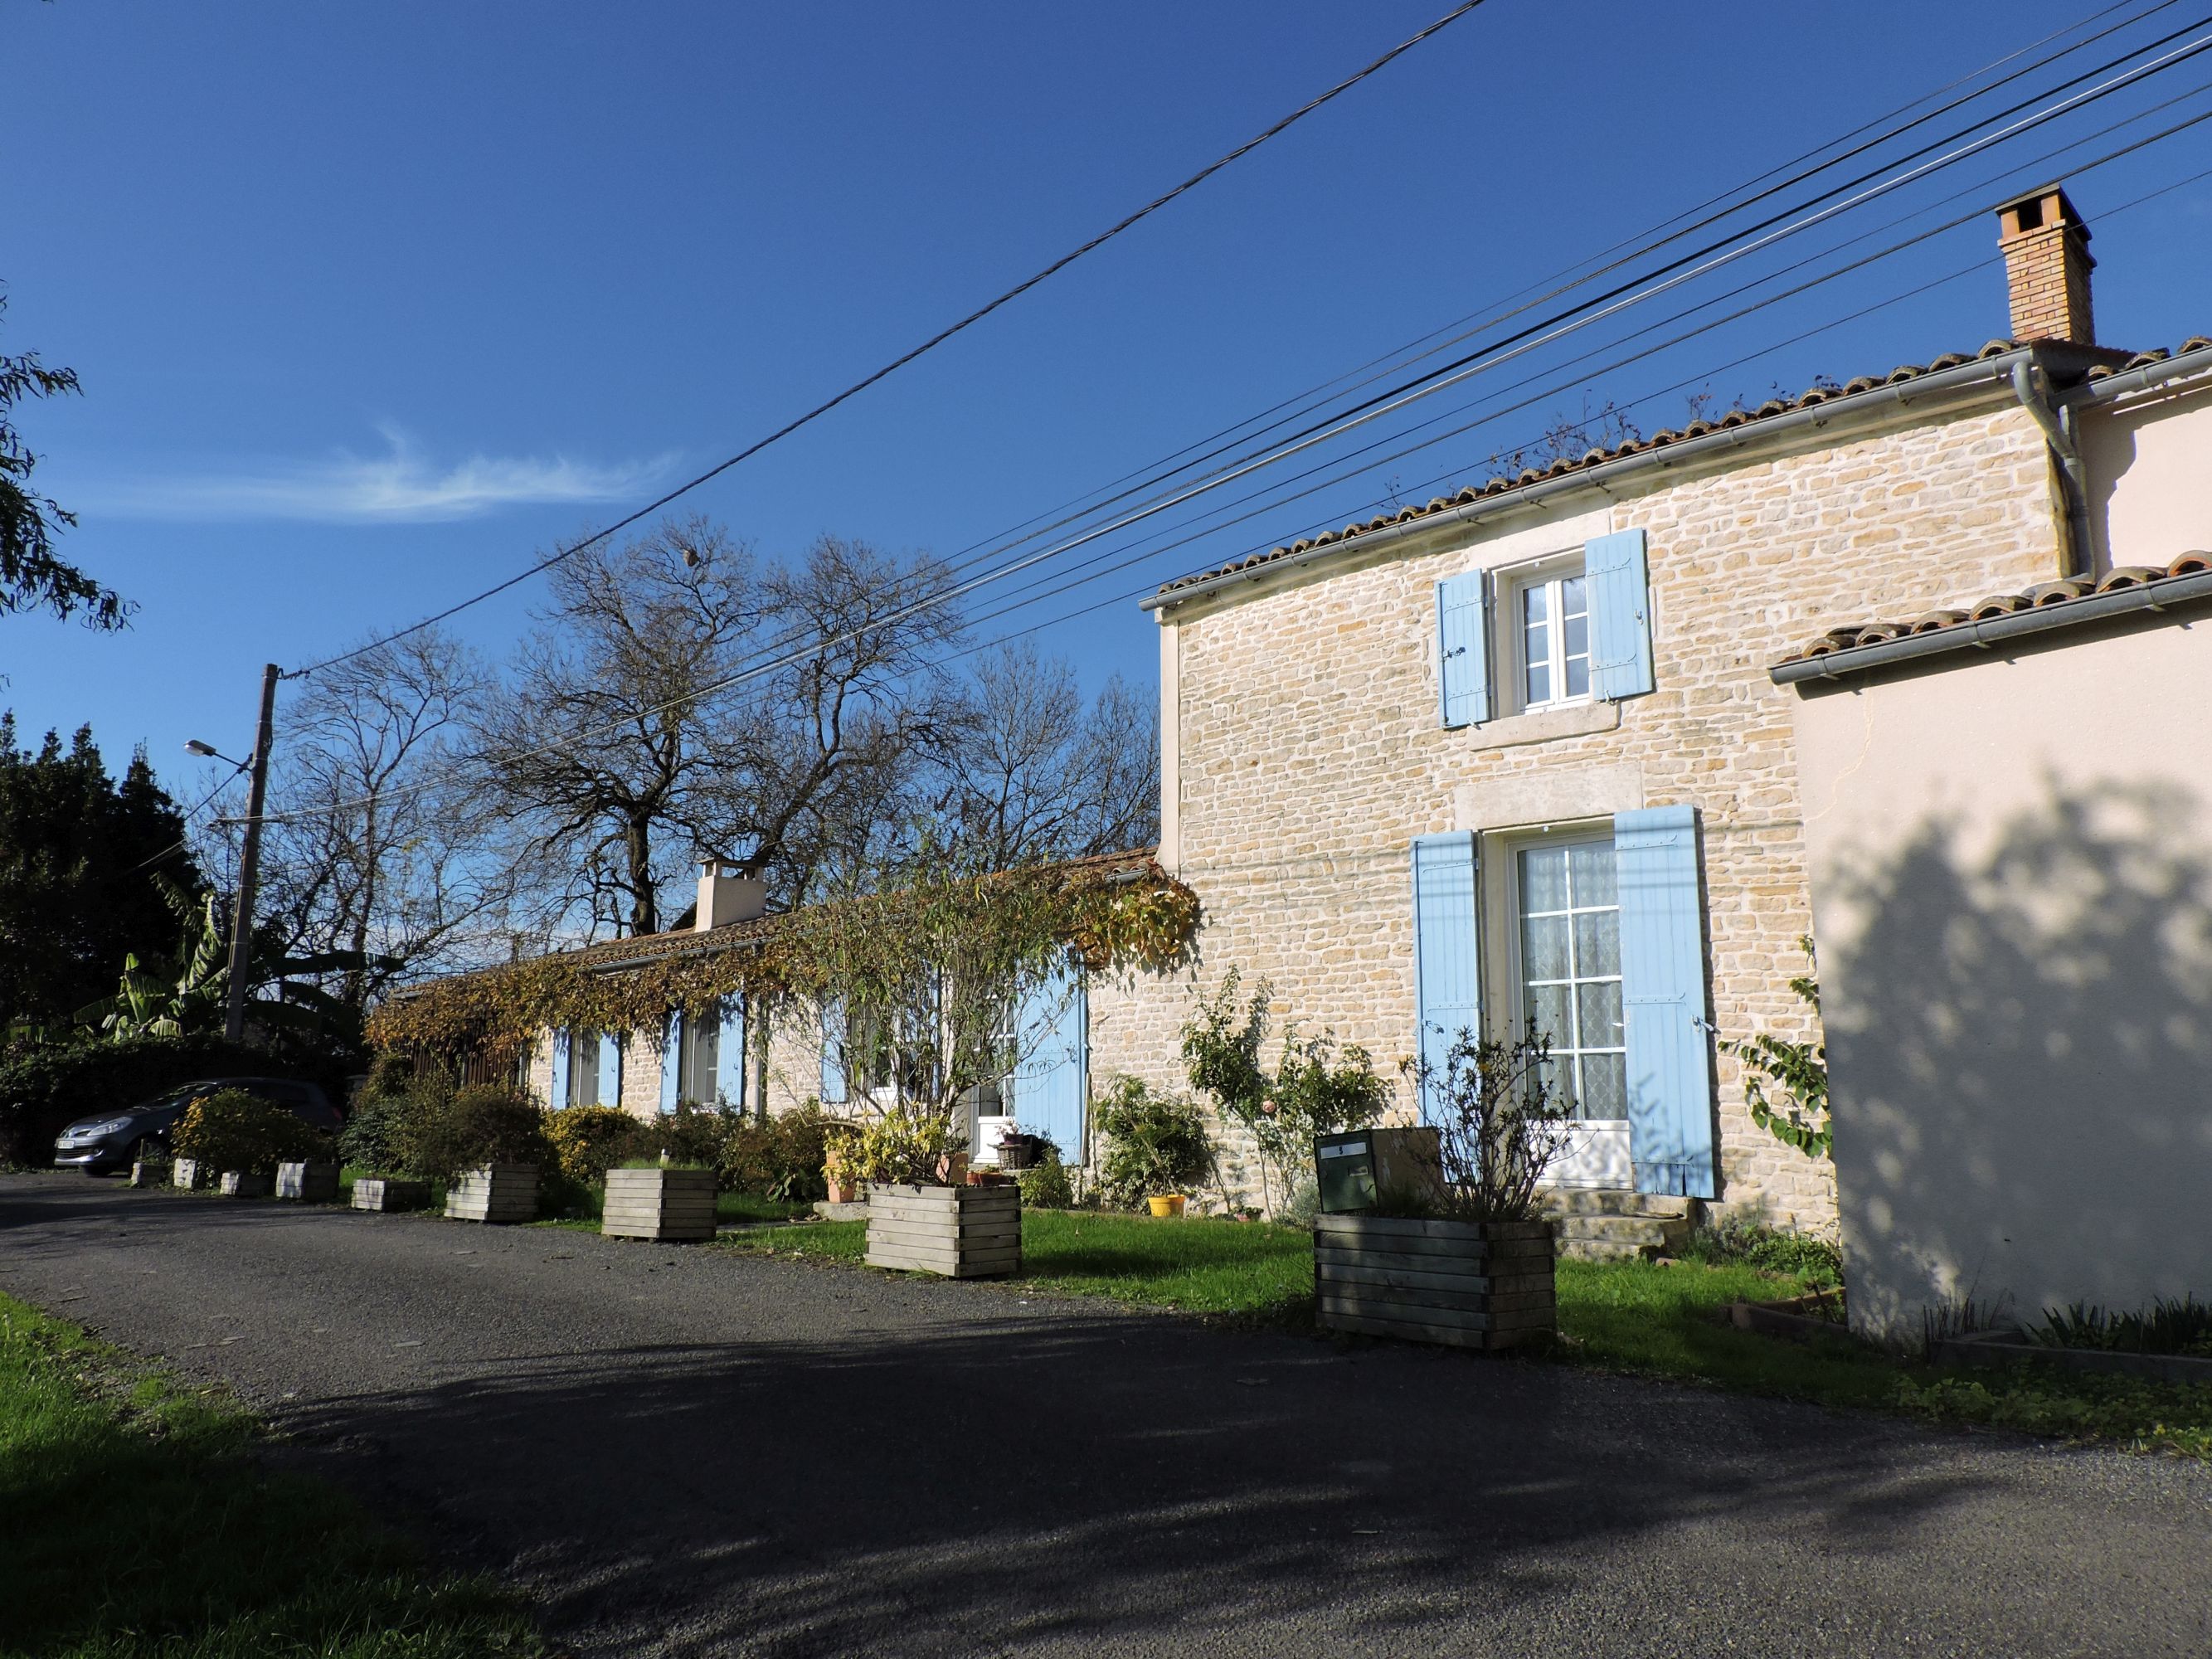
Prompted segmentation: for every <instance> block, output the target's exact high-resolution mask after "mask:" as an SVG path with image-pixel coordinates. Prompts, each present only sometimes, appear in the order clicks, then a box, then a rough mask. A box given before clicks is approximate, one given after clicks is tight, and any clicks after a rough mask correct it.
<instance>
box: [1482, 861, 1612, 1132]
mask: <svg viewBox="0 0 2212 1659" xmlns="http://www.w3.org/2000/svg"><path fill="white" fill-rule="evenodd" d="M1511 851H1512V860H1511V864H1510V869H1509V872H1508V878H1509V883H1510V896H1509V913H1510V917H1511V926H1510V935H1509V939H1510V960H1511V963H1512V980H1513V985H1512V989H1513V999H1512V1000H1513V1009H1514V1030H1515V1031H1516V1032H1518V1031H1520V1030H1523V1029H1525V1027H1526V1026H1527V1025H1528V1024H1531V1023H1533V1024H1534V1026H1535V1028H1536V1030H1537V1031H1538V1033H1539V1034H1540V1035H1542V1036H1548V1037H1550V1038H1551V1040H1552V1066H1553V1080H1554V1081H1555V1082H1556V1083H1557V1085H1559V1090H1560V1091H1561V1093H1563V1094H1564V1095H1565V1096H1566V1097H1568V1099H1570V1100H1571V1102H1572V1103H1573V1104H1574V1108H1575V1115H1577V1117H1583V1118H1599V1119H1617V1118H1620V1117H1623V1116H1625V1115H1626V1114H1627V1109H1628V1050H1627V1033H1626V1024H1625V1020H1624V1017H1623V1012H1622V1008H1621V1000H1620V886H1619V883H1618V880H1617V879H1616V877H1615V874H1614V860H1613V837H1612V836H1610V835H1606V834H1589V835H1582V836H1547V837H1545V838H1544V839H1543V840H1541V841H1540V842H1521V843H1519V844H1517V845H1515V846H1514V847H1513V848H1512V849H1511Z"/></svg>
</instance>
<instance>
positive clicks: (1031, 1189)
mask: <svg viewBox="0 0 2212 1659" xmlns="http://www.w3.org/2000/svg"><path fill="white" fill-rule="evenodd" d="M1014 1180H1015V1182H1016V1183H1017V1184H1018V1186H1019V1187H1020V1188H1021V1189H1022V1203H1023V1206H1024V1207H1025V1208H1028V1209H1032V1210H1072V1209H1073V1208H1074V1207H1075V1183H1074V1182H1072V1181H1070V1180H1069V1179H1068V1176H1067V1165H1066V1164H1063V1163H1061V1162H1060V1148H1059V1147H1057V1146H1054V1145H1053V1144H1052V1142H1050V1141H1049V1140H1048V1141H1046V1142H1045V1144H1044V1151H1043V1152H1042V1153H1041V1154H1040V1155H1039V1157H1038V1158H1037V1161H1036V1163H1035V1164H1031V1165H1030V1167H1029V1168H1028V1169H1026V1170H1023V1171H1021V1173H1020V1174H1018V1175H1017V1176H1015V1177H1014Z"/></svg>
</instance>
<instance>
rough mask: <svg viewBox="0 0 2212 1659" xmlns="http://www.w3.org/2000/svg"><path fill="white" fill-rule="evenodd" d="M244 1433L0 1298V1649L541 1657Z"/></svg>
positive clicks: (199, 1401) (362, 1657)
mask: <svg viewBox="0 0 2212 1659" xmlns="http://www.w3.org/2000/svg"><path fill="white" fill-rule="evenodd" d="M254 1434H255V1428H254V1425H253V1423H252V1420H251V1419H249V1418H247V1417H246V1416H245V1415H243V1414H242V1413H239V1412H237V1411H235V1410H234V1409H232V1408H230V1407H227V1406H225V1405H224V1404H223V1403H222V1402H221V1401H219V1400H218V1399H217V1398H216V1397H215V1396H214V1395H210V1394H206V1393H198V1392H193V1391H191V1390H187V1389H183V1388H180V1387H179V1386H178V1385H177V1384H175V1383H173V1382H171V1381H169V1380H168V1379H167V1378H165V1377H163V1376H161V1375H160V1374H158V1373H156V1372H153V1371H149V1370H147V1369H146V1368H144V1367H143V1366H141V1365H138V1364H135V1363H133V1362H131V1360H129V1359H128V1358H125V1356H123V1355H120V1354H118V1353H117V1352H114V1351H113V1350H112V1349H109V1348H106V1347H105V1346H101V1345H100V1344H99V1343H97V1342H94V1340H91V1339H90V1338H88V1337H87V1336H86V1335H85V1334H84V1333H83V1332H82V1331H80V1330H78V1329H77V1328H76V1327H75V1326H72V1325H68V1324H64V1323H63V1322H60V1321H58V1320H54V1319H49V1318H47V1317H46V1316H45V1315H43V1314H40V1313H39V1312H37V1311H36V1310H33V1309H31V1308H28V1307H27V1306H25V1305H24V1304H22V1303H20V1302H17V1301H15V1300H13V1299H12V1298H10V1297H4V1296H0V1515H4V1516H6V1517H7V1518H8V1524H7V1526H6V1528H5V1540H4V1545H0V1651H5V1652H8V1653H11V1654H12V1653H41V1654H65V1655H69V1656H72V1659H122V1656H148V1659H151V1656H155V1655H163V1656H167V1655H175V1656H179V1659H182V1656H186V1655H189V1656H192V1659H228V1656H238V1659H247V1656H253V1659H260V1656H265V1655H270V1654H301V1655H306V1654H314V1655H318V1656H324V1659H372V1656H374V1659H401V1656H405V1659H446V1656H453V1659H459V1656H463V1655H471V1656H481V1655H490V1654H526V1653H537V1652H540V1651H542V1649H541V1646H540V1644H539V1643H538V1638H537V1637H536V1635H535V1634H534V1633H533V1632H532V1629H531V1626H530V1623H529V1621H528V1620H527V1619H526V1617H525V1616H524V1615H523V1613H522V1612H521V1610H520V1608H519V1607H518V1606H517V1605H516V1604H515V1603H514V1601H513V1600H512V1599H511V1598H510V1597H508V1596H507V1595H505V1594H504V1593H503V1592H501V1591H500V1590H498V1589H495V1588H494V1587H493V1586H491V1585H489V1584H488V1583H483V1582H481V1581H477V1580H471V1579H462V1578H457V1577H453V1576H451V1575H449V1574H445V1573H441V1572H438V1571H435V1570H433V1569H431V1568H429V1567H428V1565H425V1564H424V1562H423V1561H422V1559H420V1557H419V1556H418V1555H417V1554H416V1552H415V1551H414V1550H413V1548H412V1547H410V1546H409V1545H408V1544H407V1543H406V1542H405V1541H403V1540H401V1539H398V1538H397V1537H395V1536H394V1535H392V1534H390V1533H387V1532H386V1531H385V1530H383V1529H382V1528H380V1527H379V1526H378V1525H377V1524H376V1523H375V1522H374V1521H373V1520H371V1518H370V1517H369V1516H368V1514H367V1513H366V1512H364V1511H363V1510H361V1509H360V1508H359V1507H358V1506H357V1505H356V1504H355V1503H354V1502H353V1501H352V1500H351V1499H350V1498H348V1497H346V1496H345V1495H343V1493H341V1492H338V1491H337V1489H336V1488H334V1487H332V1486H328V1485H326V1484H325V1483H324V1482H321V1481H319V1480H309V1479H307V1478H305V1477H302V1476H297V1475H287V1474H274V1473H271V1472H270V1471H268V1470H266V1469H264V1468H263V1467H262V1466H261V1465H260V1464H259V1463H258V1462H257V1461H256V1459H255V1458H254V1456H253V1454H252V1440H253V1437H254Z"/></svg>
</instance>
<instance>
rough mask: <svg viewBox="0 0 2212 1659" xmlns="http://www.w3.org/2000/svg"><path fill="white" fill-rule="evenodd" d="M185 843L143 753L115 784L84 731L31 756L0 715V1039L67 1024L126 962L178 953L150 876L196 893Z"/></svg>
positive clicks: (51, 739) (106, 989)
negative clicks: (19, 1028)
mask: <svg viewBox="0 0 2212 1659" xmlns="http://www.w3.org/2000/svg"><path fill="white" fill-rule="evenodd" d="M184 835H185V820H184V815H183V814H182V813H181V812H179V811H178V810H177V805H176V803H175V802H174V801H173V800H171V799H169V796H168V794H167V792H166V791H165V790H163V789H162V787H161V785H160V784H158V783H157V782H155V780H154V772H153V769H152V768H151V767H150V766H149V765H148V764H147V763H146V757H145V755H144V754H143V752H141V753H138V754H136V755H134V756H132V757H131V764H130V765H129V767H127V768H126V769H125V771H124V774H123V779H122V781H121V782H120V783H118V782H116V781H114V780H113V779H112V778H111V777H110V776H109V775H108V771H107V768H106V763H104V762H103V761H102V760H101V758H100V750H99V748H98V746H97V745H95V744H94V742H93V740H92V728H91V727H90V726H85V727H82V728H81V729H80V730H79V731H78V732H77V733H76V737H75V738H73V739H72V740H71V741H70V744H69V746H68V747H67V748H66V749H64V747H63V745H62V741H61V738H60V735H59V734H58V733H57V732H47V733H46V741H45V742H44V743H43V744H40V747H39V749H38V750H37V751H36V752H35V753H33V751H32V750H27V749H18V748H17V747H16V736H15V716H14V714H9V713H0V1029H5V1028H7V1027H9V1026H12V1025H14V1024H17V1023H18V1022H30V1023H33V1024H55V1023H59V1022H62V1021H66V1020H67V1019H68V1018H69V1017H70V1015H71V1014H73V1013H75V1012H76V1011H77V1010H78V1009H79V1008H82V1007H83V1006H85V1005H86V1004H88V1003H90V1002H94V1001H96V1000H99V999H100V998H101V997H104V996H106V995H108V994H111V993H112V992H113V990H114V989H115V983H116V978H117V975H119V974H120V973H121V972H122V969H123V958H124V957H125V955H127V954H129V953H130V952H131V951H137V952H139V953H141V954H142V955H143V954H147V953H161V954H165V955H166V954H167V953H168V952H170V951H173V950H174V949H175V948H176V945H177V939H178V933H179V928H178V921H177V917H176V915H175V913H174V912H173V910H172V909H171V908H170V907H169V905H168V903H167V902H166V901H165V900H164V899H163V897H162V895H161V889H160V887H159V885H158V884H157V878H166V879H167V880H168V881H170V882H172V883H174V884H177V885H179V886H180V887H182V888H184V889H185V890H186V891H188V892H191V893H192V894H195V895H197V894H198V893H200V892H202V891H204V890H205V883H204V880H203V878H201V875H200V873H199V871H198V869H197V866H195V865H194V864H193V863H192V860H191V854H189V853H188V852H187V851H186V850H185V847H184V844H183V843H184Z"/></svg>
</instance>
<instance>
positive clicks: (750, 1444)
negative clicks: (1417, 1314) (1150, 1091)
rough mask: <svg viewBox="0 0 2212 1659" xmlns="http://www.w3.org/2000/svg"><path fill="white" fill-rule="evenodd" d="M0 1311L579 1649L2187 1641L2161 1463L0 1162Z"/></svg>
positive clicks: (700, 1253) (978, 1290)
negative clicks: (268, 1436)
mask: <svg viewBox="0 0 2212 1659" xmlns="http://www.w3.org/2000/svg"><path fill="white" fill-rule="evenodd" d="M0 1289H5V1290H7V1291H9V1292H10V1293H12V1294H14V1295H16V1296H18V1297H23V1298H25V1299H26V1300H28V1301H31V1302H33V1303H36V1304H39V1305H40V1306H42V1307H45V1308H47V1309H49V1310H52V1311H54V1312H57V1313H59V1314H62V1315H64V1316H67V1317H69V1318H70V1319H72V1320H75V1321H76V1322H79V1323H81V1324H83V1325H87V1326H88V1327H90V1328H93V1329H94V1330H95V1331H97V1332H99V1333H100V1334H102V1335H104V1336H106V1337H107V1338H108V1339H110V1340H113V1341H116V1342H118V1343H121V1344H123V1345H125V1346H128V1347H131V1348H132V1349H135V1350H137V1352H141V1353H144V1354H149V1355H159V1356H161V1357H163V1358H167V1359H168V1360H170V1361H171V1362H173V1364H175V1365H176V1366H177V1367H178V1368H179V1369H180V1370H183V1371H185V1373H187V1374H189V1375H191V1376H199V1377H209V1378H220V1379H222V1380H223V1381H224V1382H226V1383H229V1384H230V1385H231V1386H232V1387H233V1388H234V1389H236V1390H238V1391H239V1392H240V1394H242V1395H245V1396H246V1397H247V1398H249V1399H250V1400H252V1401H254V1402H256V1403H257V1404H258V1405H260V1406H262V1407H265V1408H266V1409H267V1410H268V1411H269V1412H270V1413H271V1415H272V1416H273V1417H274V1419H275V1420H276V1423H277V1424H278V1425H280V1426H281V1427H282V1428H283V1430H284V1431H285V1432H286V1433H287V1435H288V1436H289V1443H288V1445H287V1446H286V1447H285V1449H283V1452H282V1453H281V1455H283V1457H284V1458H285V1459H287V1460H288V1461H294V1462H301V1463H304V1464H306V1465H307V1466H309V1467H313V1468H319V1469H321V1470H324V1471H326V1472H327V1473H329V1474H332V1475H334V1476H336V1477H337V1478H338V1479H341V1480H345V1481H346V1482H348V1483H349V1484H350V1485H352V1486H354V1487H356V1489H357V1490H359V1491H362V1492H364V1493H365V1494H366V1495H368V1497H369V1498H371V1499H372V1500H373V1501H374V1502H375V1503H377V1504H378V1505H379V1506H380V1508H382V1509H384V1510H386V1512H388V1513H391V1514H392V1515H393V1516H395V1517H396V1518H398V1520H400V1521H401V1522H403V1523H404V1524H408V1525H411V1526H414V1527H416V1528H418V1529H421V1530H422V1531H423V1532H424V1533H426V1534H428V1536H429V1537H430V1538H431V1539H433V1540H434V1541H435V1543H436V1546H437V1547H439V1548H440V1549H441V1552H443V1553H449V1554H450V1555H451V1557H452V1558H453V1559H454V1560H455V1561H457V1562H459V1563H463V1564H466V1565H483V1566H489V1567H490V1568H492V1569H493V1570H495V1571H498V1572H501V1573H502V1574H504V1575H506V1576H507V1577H509V1578H510V1579H512V1580H513V1581H514V1582H517V1583H520V1584H521V1585H523V1586H525V1587H526V1589H528V1590H529V1591H530V1592H531V1593H532V1595H535V1596H536V1597H537V1598H538V1601H539V1602H540V1604H541V1606H542V1607H543V1608H544V1613H545V1616H546V1618H547V1620H548V1622H549V1625H550V1627H551V1628H552V1629H553V1630H554V1631H555V1632H556V1633H557V1634H559V1635H560V1636H562V1638H565V1639H567V1640H568V1641H570V1642H572V1643H574V1644H576V1646H577V1647H578V1648H579V1649H580V1650H583V1651H586V1652H589V1653H606V1654H622V1655H637V1654H671V1655H674V1654H686V1655H688V1654H709V1653H712V1654H725V1653H727V1654H762V1655H778V1656H786V1655H789V1656H797V1655H816V1654H822V1655H829V1654H836V1655H848V1654H875V1653H888V1654H921V1655H939V1654H941V1655H948V1656H950V1655H959V1656H970V1655H987V1654H1020V1655H1024V1656H1030V1655H1059V1654H1071V1653H1078V1652H1080V1653H1085V1654H1162V1655H1166V1654H1174V1655H1177V1656H1191V1655H1217V1654H1218V1655H1232V1654H1233V1655H1267V1656H1290V1655H1316V1656H1318V1655H1328V1656H1354V1655H1422V1656H1428V1655H1522V1654H1528V1655H1543V1656H1547V1659H1564V1656H1578V1655H1608V1656H1610V1655H1621V1656H1629V1655H1634V1656H1638V1659H1656V1656H1667V1655H1677V1654H1680V1655H1719V1654H1739V1655H1828V1654H1835V1655H1845V1654H1848V1655H1888V1654H1913V1655H1920V1654H1929V1655H1936V1654H1960V1655H1966V1654H1972V1655H2004V1656H2041V1655H2075V1654H2115V1655H2119V1654H2124V1655H2130V1656H2153V1655H2177V1656H2190V1659H2203V1656H2204V1655H2207V1654H2208V1653H2212V1474H2208V1472H2207V1471H2204V1470H2203V1469H2200V1468H2195V1467H2193V1466H2190V1465H2185V1464H2181V1463H2178V1462H2169V1461H2165V1460H2160V1459H2151V1458H2134V1457H2127V1456H2123V1455H2116V1454H2108V1453H2101V1452H2085V1451H2068V1450H2061V1449H2053V1448H2051V1447H2049V1446H2045V1445H2043V1444H2040V1443H2030V1442H2025V1441H2020V1440H2015V1439H2013V1438H2010V1437H2002V1436H1996V1435H1960V1434H1953V1433H1937V1432H1932V1431H1923V1430H1920V1429H1917V1428H1915V1427H1913V1426H1911V1425H1906V1424H1903V1423H1899V1422H1893V1421H1890V1420H1887V1419H1877V1418H1871V1417H1863V1416H1855V1415H1839V1414H1832V1413H1824V1412H1820V1411H1817V1410H1813V1409H1808V1408H1805V1407H1794V1406H1789V1405H1784V1404H1781V1403H1778V1402H1771V1401H1756V1400H1747V1399H1741V1398H1735V1397H1732V1396H1729V1395H1719V1394H1706V1393H1702V1392H1698V1391H1692V1390H1686V1389H1674V1388H1668V1387H1662V1386H1656V1385H1647V1384H1642V1383H1633V1382H1628V1381H1622V1380H1618V1379H1608V1378H1604V1377H1598V1376H1585V1375H1582V1374H1579V1373H1577V1372H1574V1371H1571V1370H1563V1369H1558V1368H1553V1367H1550V1366H1545V1365H1541V1364H1526V1363H1516V1362H1510V1361H1504V1362H1501V1361H1495V1360H1484V1359H1481V1358H1474V1357H1470V1356H1465V1355H1459V1354H1449V1353H1443V1352H1428V1351H1422V1350H1415V1349H1411V1348H1399V1347H1394V1346H1387V1345H1376V1346H1364V1347H1360V1348H1357V1349H1354V1350H1352V1351H1350V1352H1339V1351H1338V1350H1337V1349H1335V1348H1334V1347H1333V1346H1329V1345H1328V1344H1326V1343H1322V1342H1319V1341H1314V1340H1301V1339H1297V1338H1293V1337H1287V1336H1275V1335H1265V1334H1244V1333H1231V1332H1225V1331H1222V1330H1219V1329H1215V1328H1207V1327H1203V1326H1200V1325H1198V1324H1195V1323H1191V1322H1182V1321H1178V1320H1173V1319H1166V1318H1158V1317H1152V1316H1140V1315H1134V1314H1121V1313H1115V1312H1111V1311H1105V1310H1101V1309H1100V1308H1098V1307H1097V1306H1095V1305H1092V1304H1076V1303H1067V1302H1058V1301H1048V1300H1044V1299H1040V1298H1036V1297H1030V1298H1028V1299H1024V1298H1023V1297H1021V1296H1020V1295H1019V1294H1018V1293H1016V1292H1013V1291H1009V1290H1007V1289H1006V1288H1003V1287H995V1286H988V1285H953V1284H935V1283H923V1282H917V1281H902V1280H892V1279H888V1278H884V1277H881V1276H878V1275H876V1274H872V1273H863V1272H860V1271H854V1270H844V1269H838V1268H830V1267H807V1266H805V1265H803V1264H799V1263H797V1262H783V1261H770V1260H758V1259H747V1258H742V1257H736V1256H731V1255H723V1254H720V1253H716V1252H709V1251H704V1250H699V1249H689V1250H687V1249H676V1248H671V1247H667V1246H653V1245H645V1244H632V1243H619V1242H615V1241H608V1240H602V1239H600V1238H598V1237H593V1236H591V1235H586V1234H581V1233H577V1232H572V1231H562V1230H554V1229H544V1228H525V1229H513V1228H508V1229H495V1228H489V1227H481V1226H471V1225H467V1224H464V1223H455V1222H446V1221H442V1220H437V1219H432V1218H416V1217H378V1216H370V1215H365V1214H364V1215H356V1214H353V1213H350V1212H342V1211H332V1210H324V1209H316V1210H302V1209H297V1208H293V1207H290V1206H275V1205H270V1204H258V1203H237V1202H229V1203H226V1202H225V1201H223V1200H216V1199H198V1198H189V1197H185V1196H182V1195H176V1194H158V1193H134V1192H131V1191H129V1190H127V1189H125V1188H120V1187H118V1186H116V1185H114V1184H112V1183H108V1182H93V1181H88V1180H86V1179H84V1178H82V1177H78V1176H67V1177H60V1176H9V1177H0Z"/></svg>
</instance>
